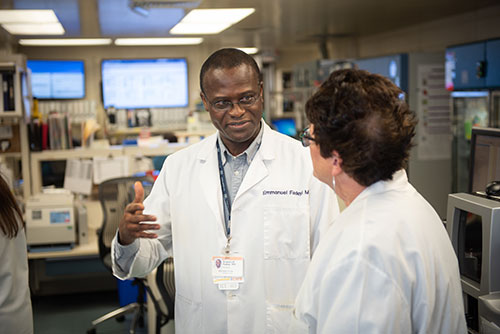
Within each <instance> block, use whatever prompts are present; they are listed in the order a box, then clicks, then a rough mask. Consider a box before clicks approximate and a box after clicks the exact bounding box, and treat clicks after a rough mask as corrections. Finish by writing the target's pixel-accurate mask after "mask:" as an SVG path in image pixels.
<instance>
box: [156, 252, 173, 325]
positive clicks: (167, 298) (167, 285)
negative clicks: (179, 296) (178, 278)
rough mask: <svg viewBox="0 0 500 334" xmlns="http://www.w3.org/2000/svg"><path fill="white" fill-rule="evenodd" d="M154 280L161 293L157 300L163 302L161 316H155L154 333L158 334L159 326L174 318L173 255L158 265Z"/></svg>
mask: <svg viewBox="0 0 500 334" xmlns="http://www.w3.org/2000/svg"><path fill="white" fill-rule="evenodd" d="M155 282H156V285H157V286H158V290H159V291H160V295H161V298H160V299H159V300H160V301H161V303H162V304H163V306H162V314H163V318H158V316H157V317H156V333H157V334H160V328H161V327H162V326H164V325H166V324H167V323H168V322H169V321H170V320H173V319H174V304H175V303H174V302H175V276H174V258H173V257H169V258H167V259H166V260H165V261H163V263H162V264H160V265H159V266H158V268H157V269H156V280H155ZM157 314H158V313H157Z"/></svg>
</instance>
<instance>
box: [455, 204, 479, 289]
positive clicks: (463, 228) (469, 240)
mask: <svg viewBox="0 0 500 334" xmlns="http://www.w3.org/2000/svg"><path fill="white" fill-rule="evenodd" d="M459 212H460V215H459V222H458V224H459V225H458V263H459V267H460V274H461V275H463V276H465V277H468V278H470V279H471V280H473V281H476V282H478V283H480V282H481V262H482V251H483V226H482V219H481V216H480V215H477V214H475V213H472V212H468V211H465V210H460V211H459Z"/></svg>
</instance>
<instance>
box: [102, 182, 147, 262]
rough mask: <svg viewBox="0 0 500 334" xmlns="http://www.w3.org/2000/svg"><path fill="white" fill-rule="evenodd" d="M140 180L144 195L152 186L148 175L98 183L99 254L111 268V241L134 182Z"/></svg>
mask: <svg viewBox="0 0 500 334" xmlns="http://www.w3.org/2000/svg"><path fill="white" fill-rule="evenodd" d="M136 181H140V182H142V185H143V187H144V196H145V197H146V196H147V195H148V194H149V192H150V191H151V188H152V186H153V182H154V180H153V178H151V177H150V176H130V177H119V178H114V179H109V180H106V181H104V182H102V183H101V184H100V185H99V200H100V202H101V207H102V211H103V223H102V227H101V229H100V230H99V256H100V257H101V260H102V261H103V263H104V265H105V266H106V267H107V268H108V269H111V261H110V260H111V256H110V254H111V241H112V240H113V238H114V236H115V234H116V231H117V229H118V225H119V224H120V220H121V219H122V217H123V213H124V210H125V207H126V206H127V204H129V203H130V202H132V201H133V200H134V197H135V191H134V183H135V182H136Z"/></svg>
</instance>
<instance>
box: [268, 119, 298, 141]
mask: <svg viewBox="0 0 500 334" xmlns="http://www.w3.org/2000/svg"><path fill="white" fill-rule="evenodd" d="M271 124H272V126H273V128H274V129H275V130H276V131H278V132H281V133H284V134H286V135H289V136H292V137H294V136H295V135H296V134H297V125H296V123H295V118H278V119H273V120H271Z"/></svg>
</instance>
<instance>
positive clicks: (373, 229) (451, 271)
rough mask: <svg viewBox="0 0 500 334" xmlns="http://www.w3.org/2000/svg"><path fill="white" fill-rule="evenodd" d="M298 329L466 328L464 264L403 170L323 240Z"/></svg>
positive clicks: (298, 312) (299, 304)
mask: <svg viewBox="0 0 500 334" xmlns="http://www.w3.org/2000/svg"><path fill="white" fill-rule="evenodd" d="M290 332H291V333H384V334H385V333H422V334H423V333H426V334H428V333H439V334H444V333H449V334H458V333H466V324H465V317H464V307H463V301H462V289H461V285H460V276H459V271H458V262H457V259H456V256H455V253H454V251H453V248H452V246H451V243H450V240H449V238H448V235H447V233H446V230H445V228H444V226H443V224H442V222H441V220H440V219H439V217H438V215H437V214H436V213H435V211H434V209H433V208H432V207H431V206H430V205H429V204H428V203H427V202H426V201H425V200H424V198H423V197H422V196H421V195H420V194H419V193H418V192H417V191H416V190H415V189H414V188H413V186H411V185H410V184H409V183H408V180H407V176H406V173H405V172H404V171H399V172H397V173H395V174H394V180H393V181H388V182H377V183H375V184H373V185H372V186H370V187H368V188H367V189H365V190H364V191H363V192H362V193H361V194H360V195H359V196H358V197H357V198H356V199H355V200H354V201H353V202H352V203H351V205H350V206H348V207H347V208H346V209H345V210H344V211H343V212H342V214H341V215H340V216H339V218H338V219H337V220H336V221H335V223H334V224H333V225H332V227H331V228H330V230H329V231H328V233H327V235H326V236H325V237H324V238H323V239H322V240H321V242H320V244H319V246H318V248H317V250H316V252H315V254H314V257H313V260H312V262H311V265H310V267H309V271H308V273H307V276H306V279H305V280H304V284H303V285H302V287H301V289H300V292H299V294H298V296H297V300H296V309H295V311H294V317H293V320H292V323H291V326H290Z"/></svg>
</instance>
